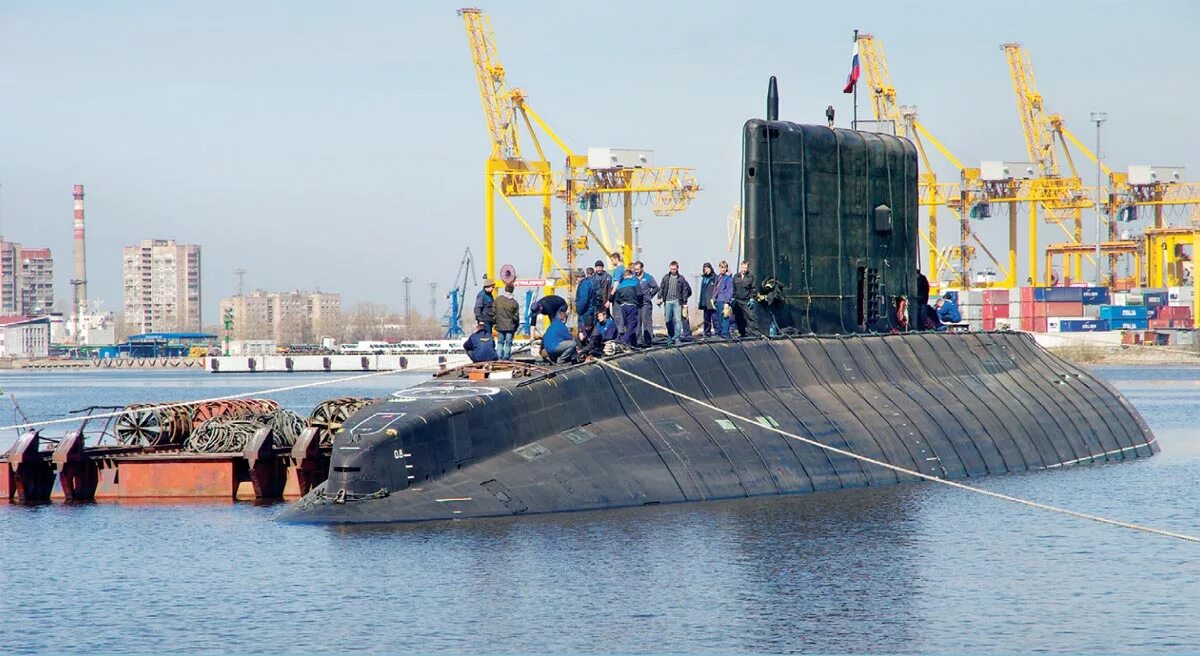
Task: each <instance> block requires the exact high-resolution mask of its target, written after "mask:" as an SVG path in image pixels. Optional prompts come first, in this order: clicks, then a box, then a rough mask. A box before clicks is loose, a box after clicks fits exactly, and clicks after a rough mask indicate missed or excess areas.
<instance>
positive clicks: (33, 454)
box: [8, 431, 54, 503]
mask: <svg viewBox="0 0 1200 656" xmlns="http://www.w3.org/2000/svg"><path fill="white" fill-rule="evenodd" d="M41 443H42V439H41V436H40V435H39V434H38V432H37V431H29V432H27V433H25V434H24V435H21V437H19V438H17V441H16V442H15V443H13V445H12V447H10V448H9V449H8V500H9V501H12V500H14V499H16V501H17V502H18V503H42V502H45V501H49V500H50V491H51V490H53V489H54V467H53V465H52V464H51V462H50V461H49V460H47V459H46V455H45V454H44V453H42V452H41Z"/></svg>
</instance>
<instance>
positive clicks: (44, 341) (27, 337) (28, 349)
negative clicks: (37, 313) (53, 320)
mask: <svg viewBox="0 0 1200 656" xmlns="http://www.w3.org/2000/svg"><path fill="white" fill-rule="evenodd" d="M49 355H50V317H49V316H44V317H20V316H14V317H0V357H5V358H45V357H48V356H49Z"/></svg>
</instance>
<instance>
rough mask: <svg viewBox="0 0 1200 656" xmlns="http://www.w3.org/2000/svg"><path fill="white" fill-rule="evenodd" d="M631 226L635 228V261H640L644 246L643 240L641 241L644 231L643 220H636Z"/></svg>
mask: <svg viewBox="0 0 1200 656" xmlns="http://www.w3.org/2000/svg"><path fill="white" fill-rule="evenodd" d="M630 225H632V226H633V259H634V260H640V259H642V245H641V239H640V237H641V234H640V233H641V231H642V220H641V219H634V220H633V221H632V222H631V223H630Z"/></svg>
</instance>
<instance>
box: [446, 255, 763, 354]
mask: <svg viewBox="0 0 1200 656" xmlns="http://www.w3.org/2000/svg"><path fill="white" fill-rule="evenodd" d="M609 259H610V262H611V264H612V273H611V274H610V273H609V272H608V271H606V267H605V263H604V260H596V263H595V264H594V265H593V266H591V267H588V268H587V269H586V271H585V274H584V277H583V279H582V280H580V281H579V284H578V285H577V287H576V289H575V304H574V310H575V315H576V316H577V323H576V327H575V332H574V334H572V332H571V330H570V329H569V328H568V327H567V316H568V312H569V311H570V308H569V307H568V303H567V300H566V299H564V298H563V297H561V296H559V295H557V294H550V295H548V296H543V297H542V298H540V299H538V300H537V301H534V303H533V304H532V305H531V306H530V308H529V325H530V326H532V331H533V337H535V338H537V337H539V335H540V337H541V340H542V349H541V350H542V357H543V358H545V359H547V360H549V361H550V362H555V363H560V362H563V363H569V362H578V361H580V360H584V359H588V358H593V357H600V356H602V355H603V354H604V345H605V344H606V343H608V342H614V341H620V342H621V343H623V344H625V345H626V346H628V347H632V348H639V347H648V346H650V345H651V344H652V342H653V339H654V333H653V330H652V327H653V315H654V306H655V305H659V306H661V307H662V308H663V317H664V320H665V322H666V326H667V342H668V343H669V344H679V343H680V342H682V341H685V340H689V339H690V338H691V335H692V332H693V331H692V328H691V324H690V321H689V320H688V303H689V301H690V300H691V299H692V298H693V296H695V298H696V305H695V307H696V309H697V310H698V311H699V312H700V314H701V317H702V325H701V332H702V333H703V335H704V337H706V338H711V337H722V338H729V337H730V336H731V333H732V331H733V330H737V333H738V335H739V336H740V337H746V336H748V335H755V334H758V326H757V321H756V320H755V316H754V302H755V300H754V299H755V291H756V284H755V279H754V274H753V273H751V272H750V264H749V263H748V262H742V263H741V265H740V267H739V269H738V272H737V273H735V274H730V271H729V263H728V262H725V261H722V262H720V264H719V265H718V268H717V269H715V270H714V269H713V266H712V264H710V263H708V262H705V263H704V267H703V269H702V270H701V274H700V289H699V293H696V294H694V293H693V290H692V285H691V283H689V282H688V279H687V277H686V276H684V275H683V274H681V273H680V272H679V263H678V262H676V261H672V262H671V263H670V265H669V267H668V270H667V272H666V273H665V274H664V275H663V276H662V278H661V279H658V280H656V279H655V278H654V276H652V275H650V273H648V272H647V271H646V269H645V265H644V264H643V263H642V262H641V261H637V262H633V263H632V264H630V265H629V266H626V265H625V263H624V261H623V260H622V259H621V256H620V254H618V253H613V254H612V255H610V256H609ZM496 287H497V286H496V282H495V281H494V280H492V279H490V278H485V279H484V283H483V289H482V290H480V292H479V294H478V295H477V296H476V297H475V321H476V329H475V332H473V333H472V334H471V335H470V336H469V337H468V338H467V341H466V342H465V343H464V344H463V349H465V350H466V352H467V354H468V355H469V356H470V357H471V360H472V361H474V362H485V361H490V360H508V359H511V357H512V344H513V338H514V336H515V335H516V332H517V330H518V329H519V328H520V325H521V320H520V305H519V304H518V303H517V300H516V298H515V297H514V296H513V292H514V288H513V286H512V285H511V284H509V285H505V286H504V288H503V289H501V290H500V291H499V292H498V293H497V292H496ZM540 316H545V317H547V319H548V320H549V322H550V323H549V326H548V327H547V328H546V330H545V332H541V333H539V331H538V328H537V326H538V317H540Z"/></svg>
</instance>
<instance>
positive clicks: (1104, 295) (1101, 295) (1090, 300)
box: [1083, 287, 1112, 305]
mask: <svg viewBox="0 0 1200 656" xmlns="http://www.w3.org/2000/svg"><path fill="white" fill-rule="evenodd" d="M1111 299H1112V295H1111V294H1109V293H1108V287H1084V288H1083V304H1084V305H1108V304H1109V303H1111V302H1112V300H1111Z"/></svg>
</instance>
